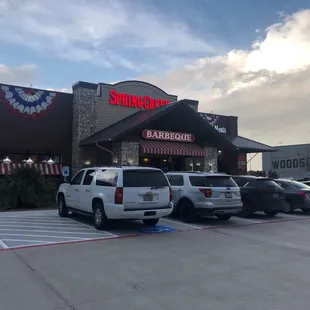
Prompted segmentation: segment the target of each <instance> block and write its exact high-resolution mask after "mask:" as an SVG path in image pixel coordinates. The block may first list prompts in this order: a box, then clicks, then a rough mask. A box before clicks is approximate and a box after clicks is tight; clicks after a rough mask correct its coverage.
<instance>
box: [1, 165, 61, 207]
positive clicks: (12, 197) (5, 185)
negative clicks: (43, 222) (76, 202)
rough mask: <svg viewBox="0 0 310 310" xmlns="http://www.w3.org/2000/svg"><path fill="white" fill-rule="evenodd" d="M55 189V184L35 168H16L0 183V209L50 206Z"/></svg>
mask: <svg viewBox="0 0 310 310" xmlns="http://www.w3.org/2000/svg"><path fill="white" fill-rule="evenodd" d="M56 190H57V189H56V184H54V182H52V181H49V180H47V179H46V178H45V177H44V176H43V175H42V174H41V172H40V171H37V170H36V169H35V168H33V167H30V166H26V167H20V168H17V169H15V170H14V171H13V172H12V173H11V175H9V176H7V177H5V179H3V180H2V182H1V183H0V197H1V198H0V209H2V210H4V209H8V208H38V207H48V206H52V205H53V204H54V200H55V195H56Z"/></svg>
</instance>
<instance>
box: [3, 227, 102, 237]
mask: <svg viewBox="0 0 310 310" xmlns="http://www.w3.org/2000/svg"><path fill="white" fill-rule="evenodd" d="M0 230H1V231H12V230H14V232H18V231H29V232H44V233H52V234H74V235H95V236H100V233H99V232H98V233H94V232H73V231H58V230H37V229H16V228H15V229H12V228H0Z"/></svg>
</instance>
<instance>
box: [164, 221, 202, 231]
mask: <svg viewBox="0 0 310 310" xmlns="http://www.w3.org/2000/svg"><path fill="white" fill-rule="evenodd" d="M160 220H161V221H164V222H168V223H173V224H177V225H183V226H187V227H190V228H195V229H202V228H203V227H201V226H195V225H191V224H185V223H182V222H177V221H172V220H167V219H163V218H161V219H160Z"/></svg>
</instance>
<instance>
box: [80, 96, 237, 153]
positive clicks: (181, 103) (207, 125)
mask: <svg viewBox="0 0 310 310" xmlns="http://www.w3.org/2000/svg"><path fill="white" fill-rule="evenodd" d="M186 101H187V100H186V99H182V100H179V101H176V102H175V103H174V104H172V103H171V104H170V105H169V106H168V107H167V106H166V108H165V109H162V111H161V112H159V113H157V114H156V115H154V116H151V117H149V118H147V119H146V120H144V121H142V122H141V123H139V124H138V125H137V126H136V127H131V128H129V129H128V130H126V131H124V132H122V133H120V134H118V135H116V136H114V137H113V139H111V140H110V141H116V140H119V139H120V138H121V137H123V136H125V135H127V134H128V133H130V132H132V131H133V130H135V129H136V128H137V127H138V126H142V125H143V124H146V123H149V122H150V121H153V120H155V119H158V118H159V117H161V116H162V115H164V114H165V113H168V111H171V110H173V109H176V108H177V107H179V106H181V105H182V106H183V107H185V109H188V110H189V111H191V112H194V113H196V114H197V120H198V119H199V120H201V122H202V124H204V126H206V128H209V129H210V130H212V131H213V132H214V134H215V135H217V136H218V138H219V140H220V141H221V142H223V143H224V141H225V142H226V143H227V145H229V146H230V147H231V148H232V149H234V150H237V149H238V148H237V147H236V146H235V145H233V143H231V142H230V141H229V140H227V139H226V138H225V137H224V136H223V134H221V133H219V132H218V131H217V130H216V129H214V127H213V126H212V125H210V124H209V123H208V122H206V121H205V120H204V119H203V118H202V117H201V116H200V115H199V113H198V112H196V111H195V110H193V109H192V108H191V107H190V106H189V105H188V103H187V102H186ZM158 109H160V108H158ZM145 112H147V111H145V110H144V111H138V112H137V113H145ZM132 115H133V114H131V115H129V116H128V117H126V118H124V119H122V120H120V121H118V122H116V123H114V124H112V125H110V126H108V127H106V128H104V129H102V130H101V131H99V132H102V131H104V130H106V129H107V128H110V127H112V126H114V125H116V124H118V123H121V122H122V121H123V120H125V119H127V118H129V117H131V116H132ZM99 132H97V133H95V134H94V135H92V136H90V137H88V138H86V139H84V140H82V141H81V142H80V146H89V145H93V144H95V143H96V142H93V143H88V144H85V142H84V141H86V140H88V139H90V138H91V137H94V136H95V135H96V134H98V133H99ZM83 142H84V143H83ZM100 142H107V141H99V142H97V143H100Z"/></svg>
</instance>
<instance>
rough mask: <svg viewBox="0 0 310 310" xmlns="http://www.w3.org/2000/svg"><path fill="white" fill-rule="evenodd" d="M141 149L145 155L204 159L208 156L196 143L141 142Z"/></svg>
mask: <svg viewBox="0 0 310 310" xmlns="http://www.w3.org/2000/svg"><path fill="white" fill-rule="evenodd" d="M140 147H141V152H142V153H144V154H159V155H181V156H190V157H204V156H205V155H206V152H205V150H204V149H203V148H202V147H200V146H199V145H197V144H194V143H182V142H166V141H153V140H141V141H140Z"/></svg>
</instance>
